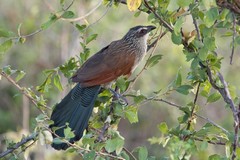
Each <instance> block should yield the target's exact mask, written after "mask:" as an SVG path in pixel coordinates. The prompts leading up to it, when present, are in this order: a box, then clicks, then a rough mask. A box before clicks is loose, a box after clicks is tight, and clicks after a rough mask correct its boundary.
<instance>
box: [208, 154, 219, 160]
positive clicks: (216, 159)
mask: <svg viewBox="0 0 240 160" xmlns="http://www.w3.org/2000/svg"><path fill="white" fill-rule="evenodd" d="M208 160H222V158H221V156H220V155H218V154H214V155H211V156H209V157H208Z"/></svg>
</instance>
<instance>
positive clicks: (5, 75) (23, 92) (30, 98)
mask: <svg viewBox="0 0 240 160" xmlns="http://www.w3.org/2000/svg"><path fill="white" fill-rule="evenodd" d="M0 74H1V75H2V76H3V77H4V78H6V79H7V80H8V81H9V82H10V83H11V84H13V85H14V86H15V87H16V88H17V89H18V90H19V91H21V92H22V94H23V95H24V96H26V97H27V98H28V99H29V100H30V101H31V102H32V103H33V104H34V105H35V106H36V107H37V108H38V109H39V107H38V106H39V105H38V102H37V100H35V99H34V98H33V97H32V96H31V95H30V94H28V92H27V91H26V89H25V88H23V87H21V86H20V85H19V84H17V82H16V81H15V80H13V79H12V78H11V77H10V76H9V75H7V74H6V73H5V72H3V71H2V72H0ZM41 106H42V107H44V108H46V109H49V110H51V108H49V107H48V106H46V105H41ZM39 110H40V111H41V112H42V113H43V114H46V113H45V112H44V111H43V110H41V109H39Z"/></svg>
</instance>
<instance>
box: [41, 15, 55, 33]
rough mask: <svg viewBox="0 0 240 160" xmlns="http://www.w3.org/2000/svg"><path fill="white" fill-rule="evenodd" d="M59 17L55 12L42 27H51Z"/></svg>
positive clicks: (43, 28)
mask: <svg viewBox="0 0 240 160" xmlns="http://www.w3.org/2000/svg"><path fill="white" fill-rule="evenodd" d="M57 19H58V17H57V16H56V15H55V14H53V15H51V17H50V19H49V20H48V21H47V22H45V23H43V24H42V25H41V29H42V30H46V29H47V28H48V27H50V26H51V25H52V24H53V23H54V22H56V21H57Z"/></svg>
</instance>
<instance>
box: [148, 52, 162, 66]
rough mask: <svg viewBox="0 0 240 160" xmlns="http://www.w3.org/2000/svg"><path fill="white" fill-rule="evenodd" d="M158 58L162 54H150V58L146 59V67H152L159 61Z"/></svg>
mask: <svg viewBox="0 0 240 160" xmlns="http://www.w3.org/2000/svg"><path fill="white" fill-rule="evenodd" d="M160 59H162V55H161V54H158V55H154V56H152V57H151V58H149V59H148V60H147V64H146V66H147V67H153V66H154V65H156V64H157V63H158V62H159V60H160Z"/></svg>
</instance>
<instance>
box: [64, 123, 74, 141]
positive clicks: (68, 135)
mask: <svg viewBox="0 0 240 160" xmlns="http://www.w3.org/2000/svg"><path fill="white" fill-rule="evenodd" d="M74 136H75V134H74V133H73V131H72V130H71V128H70V127H69V126H67V128H65V129H64V137H65V138H66V139H70V138H73V137H74Z"/></svg>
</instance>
